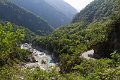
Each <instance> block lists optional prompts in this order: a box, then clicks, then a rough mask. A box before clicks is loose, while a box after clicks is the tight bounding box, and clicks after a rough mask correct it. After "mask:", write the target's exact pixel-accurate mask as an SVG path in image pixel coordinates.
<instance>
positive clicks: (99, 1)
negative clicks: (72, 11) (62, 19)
mask: <svg viewBox="0 0 120 80" xmlns="http://www.w3.org/2000/svg"><path fill="white" fill-rule="evenodd" d="M115 2H116V0H95V1H93V2H91V3H90V4H89V5H88V6H86V7H85V9H83V10H82V11H80V13H78V14H76V16H75V17H74V19H73V22H80V21H86V22H87V23H90V22H92V21H94V20H101V19H104V18H106V17H110V16H111V14H112V11H113V8H114V7H115V6H116V5H115Z"/></svg>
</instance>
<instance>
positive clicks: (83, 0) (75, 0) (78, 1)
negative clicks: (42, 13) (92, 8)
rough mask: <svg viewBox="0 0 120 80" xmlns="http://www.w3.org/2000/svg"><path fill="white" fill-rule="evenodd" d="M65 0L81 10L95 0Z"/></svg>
mask: <svg viewBox="0 0 120 80" xmlns="http://www.w3.org/2000/svg"><path fill="white" fill-rule="evenodd" d="M64 1H65V2H67V3H69V4H70V5H71V6H73V7H74V8H76V9H77V10H78V11H80V10H81V9H83V8H84V7H85V6H86V5H88V4H89V3H90V2H92V1H93V0H64Z"/></svg>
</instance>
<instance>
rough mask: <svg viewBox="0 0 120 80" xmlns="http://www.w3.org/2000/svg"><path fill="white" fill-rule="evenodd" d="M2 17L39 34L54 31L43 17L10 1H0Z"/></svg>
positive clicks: (0, 16)
mask: <svg viewBox="0 0 120 80" xmlns="http://www.w3.org/2000/svg"><path fill="white" fill-rule="evenodd" d="M0 19H1V20H2V21H10V22H12V23H14V24H16V25H20V26H24V27H26V28H28V29H30V30H31V31H33V32H35V33H37V34H42V35H43V34H48V33H50V32H52V27H51V26H50V25H49V24H48V23H47V22H46V21H44V20H43V19H42V18H40V17H38V16H36V15H34V14H32V13H31V12H28V11H26V10H24V9H22V8H19V7H18V6H16V5H15V4H13V3H11V2H8V1H0Z"/></svg>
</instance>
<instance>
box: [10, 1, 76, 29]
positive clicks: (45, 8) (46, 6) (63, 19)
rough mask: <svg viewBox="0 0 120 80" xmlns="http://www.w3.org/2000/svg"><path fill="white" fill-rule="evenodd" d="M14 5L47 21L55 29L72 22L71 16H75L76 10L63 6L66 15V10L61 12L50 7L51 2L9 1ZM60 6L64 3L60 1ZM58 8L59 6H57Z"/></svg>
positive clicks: (52, 6)
mask: <svg viewBox="0 0 120 80" xmlns="http://www.w3.org/2000/svg"><path fill="white" fill-rule="evenodd" d="M11 1H12V2H14V3H15V4H16V5H18V6H20V7H23V8H25V9H27V10H29V11H31V12H33V13H35V14H37V15H39V16H41V17H42V18H44V19H45V20H47V22H48V23H49V24H51V25H52V26H53V27H55V28H57V27H59V26H60V25H63V24H68V23H70V22H71V21H72V17H73V15H75V13H76V10H75V9H74V8H71V6H70V5H68V4H65V5H66V6H70V7H65V8H66V10H68V12H67V13H69V14H70V15H69V14H68V15H66V10H65V11H63V9H64V8H63V9H62V10H61V9H59V7H56V6H54V5H52V4H51V3H52V2H51V1H50V0H49V1H50V3H49V1H45V0H11ZM61 2H62V3H61V4H64V3H65V2H64V1H61ZM59 4H60V3H59V2H57V0H56V5H59ZM31 5H32V6H31ZM59 6H60V5H59ZM60 7H61V6H60Z"/></svg>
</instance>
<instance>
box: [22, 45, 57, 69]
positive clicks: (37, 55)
mask: <svg viewBox="0 0 120 80" xmlns="http://www.w3.org/2000/svg"><path fill="white" fill-rule="evenodd" d="M21 49H25V50H28V51H30V52H32V57H33V58H34V60H35V62H29V63H27V64H25V65H24V66H25V67H29V68H32V67H39V68H41V69H43V70H48V69H49V67H56V64H57V63H55V62H54V60H53V59H52V57H51V55H47V54H46V53H44V52H40V51H38V50H36V49H33V48H32V44H28V43H25V44H21Z"/></svg>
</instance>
